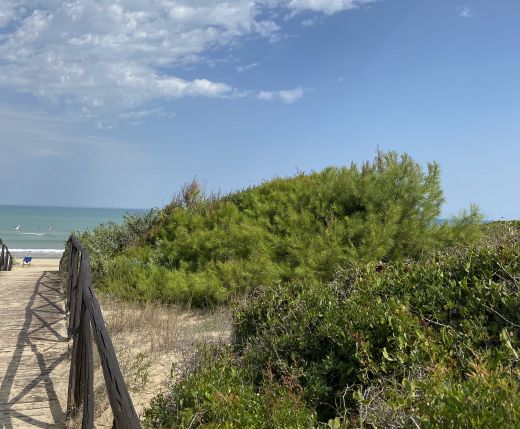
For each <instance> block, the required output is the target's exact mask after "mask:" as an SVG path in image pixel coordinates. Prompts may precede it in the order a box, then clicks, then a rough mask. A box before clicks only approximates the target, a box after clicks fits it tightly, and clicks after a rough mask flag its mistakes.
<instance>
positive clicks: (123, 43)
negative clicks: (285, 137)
mask: <svg viewBox="0 0 520 429" xmlns="http://www.w3.org/2000/svg"><path fill="white" fill-rule="evenodd" d="M367 1H368V0H257V1H252V0H211V1H210V0H175V1H174V0H154V1H150V0H121V1H118V2H113V1H112V0H98V1H95V2H94V1H91V0H40V1H38V2H34V1H33V0H0V28H1V29H3V31H1V32H0V87H3V88H7V89H9V90H14V91H18V92H23V93H28V94H31V95H34V96H37V97H40V98H44V99H46V100H49V101H51V102H53V103H56V104H58V105H60V104H61V105H66V106H69V109H76V111H77V112H78V113H81V114H82V115H84V116H90V117H96V116H98V115H100V113H102V112H105V111H107V112H108V111H109V112H112V111H114V109H116V110H119V111H125V110H130V109H133V108H135V106H140V105H142V104H143V103H146V102H149V101H151V100H156V99H161V98H164V99H177V98H181V97H233V96H236V95H237V94H239V91H238V90H237V89H236V88H234V87H233V86H232V85H230V84H229V83H225V82H213V81H211V80H208V79H206V78H204V76H200V77H198V78H197V77H196V78H193V79H182V78H181V77H179V76H177V72H175V71H174V70H175V68H176V67H177V66H180V65H183V64H187V63H190V62H194V61H204V58H206V57H207V56H209V55H210V54H211V52H214V51H215V49H217V48H222V47H232V46H234V45H235V44H236V43H237V42H240V41H241V40H242V39H243V38H244V37H249V36H257V37H263V38H266V39H268V40H270V41H275V40H278V39H279V38H280V37H281V36H280V33H281V28H280V26H279V24H278V23H277V22H275V19H276V18H273V17H276V16H277V15H278V14H276V13H271V14H266V13H265V12H266V11H269V10H274V9H281V10H286V11H289V12H291V13H293V14H294V13H299V12H302V11H314V12H319V13H323V14H326V15H330V14H333V13H336V12H339V11H343V10H348V9H352V8H355V7H357V6H359V5H361V4H363V3H366V2H367ZM267 16H271V17H270V18H267ZM254 66H256V63H253V64H250V65H249V66H242V67H243V68H242V71H245V70H247V69H248V68H252V67H254ZM278 93H279V94H278V95H277V96H276V97H275V96H273V98H278V99H280V100H282V101H285V100H292V98H291V96H288V95H282V94H284V91H279V92H278ZM287 102H292V101H287Z"/></svg>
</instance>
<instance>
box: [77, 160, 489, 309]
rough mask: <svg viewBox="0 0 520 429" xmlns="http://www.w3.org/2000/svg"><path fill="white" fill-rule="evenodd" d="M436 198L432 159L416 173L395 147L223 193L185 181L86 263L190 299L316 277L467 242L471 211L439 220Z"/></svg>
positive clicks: (148, 290) (154, 294)
mask: <svg viewBox="0 0 520 429" xmlns="http://www.w3.org/2000/svg"><path fill="white" fill-rule="evenodd" d="M442 202H443V197H442V191H441V188H440V178H439V168H438V166H437V164H435V163H433V164H429V165H428V167H427V170H426V171H423V170H422V169H421V167H420V166H419V165H418V164H417V163H415V162H414V161H413V160H412V159H411V158H410V157H409V156H407V155H401V156H399V155H398V154H396V153H393V152H390V153H378V154H377V157H376V158H375V160H374V161H373V162H372V163H368V162H367V163H365V164H363V165H362V166H361V167H359V166H357V165H355V164H352V165H351V166H350V167H342V168H335V167H330V168H326V169H325V170H323V171H321V172H316V173H312V174H298V175H297V176H295V177H292V178H286V179H275V180H272V181H269V182H266V183H263V184H261V185H259V186H256V187H252V188H250V189H247V190H244V191H240V192H236V193H233V194H230V195H228V196H225V197H221V198H217V197H211V198H205V197H204V196H203V193H202V192H201V189H200V187H199V186H198V185H197V184H196V183H192V184H190V185H188V186H186V187H185V188H184V189H183V191H182V192H181V194H180V195H179V197H178V198H175V199H174V201H173V202H172V203H171V204H170V205H169V206H167V207H166V208H165V209H164V210H162V211H161V212H160V214H159V215H158V219H157V221H156V222H153V224H152V228H151V231H150V232H149V233H148V234H147V239H146V240H145V242H144V243H143V242H141V243H139V245H138V246H130V248H128V246H127V247H126V248H125V246H123V248H125V250H124V251H123V252H121V250H122V247H119V246H113V245H111V244H110V245H109V246H110V249H109V251H105V250H104V249H103V251H102V252H100V253H101V254H102V255H106V256H107V257H105V258H104V259H102V260H101V259H98V261H99V266H95V267H94V268H95V269H96V270H97V271H99V272H100V273H101V275H99V276H98V285H99V286H100V287H104V288H105V289H107V290H108V291H110V292H112V293H115V294H118V295H120V296H123V297H127V298H131V299H140V300H151V299H152V300H156V299H159V300H162V301H168V302H179V301H183V302H191V303H193V304H195V305H205V304H207V303H215V302H216V303H219V302H225V301H229V299H230V297H232V296H236V295H240V294H242V293H244V292H247V291H248V290H250V289H252V288H254V287H257V286H260V285H276V284H278V283H286V282H295V281H302V282H312V283H314V284H320V283H321V282H324V281H325V282H326V281H330V280H331V279H332V278H333V276H334V273H335V272H336V271H337V270H338V269H340V268H342V267H344V266H346V265H348V264H349V263H350V262H352V261H356V262H369V261H390V260H397V259H402V258H405V257H407V258H418V257H419V256H421V255H422V254H424V253H425V252H428V251H431V250H432V249H435V248H437V247H439V246H442V245H445V244H447V243H450V242H454V241H461V240H465V241H472V240H474V239H475V238H476V236H477V235H478V233H479V228H478V226H477V225H476V223H478V221H479V220H480V215H479V213H478V210H476V209H475V208H472V209H471V210H470V211H468V212H465V213H463V214H462V216H461V217H459V218H458V219H457V220H455V221H454V222H453V223H449V224H448V223H445V224H443V225H439V224H438V216H439V214H440V208H441V204H442ZM101 232H103V231H101ZM101 232H97V231H95V232H94V235H93V236H90V237H86V238H88V240H87V242H90V243H92V246H93V247H94V248H96V247H103V246H106V244H105V236H104V234H102V233H101ZM108 232H109V233H110V234H109V235H111V231H108ZM96 234H97V235H98V236H97V237H96ZM100 242H102V243H103V244H99V243H100Z"/></svg>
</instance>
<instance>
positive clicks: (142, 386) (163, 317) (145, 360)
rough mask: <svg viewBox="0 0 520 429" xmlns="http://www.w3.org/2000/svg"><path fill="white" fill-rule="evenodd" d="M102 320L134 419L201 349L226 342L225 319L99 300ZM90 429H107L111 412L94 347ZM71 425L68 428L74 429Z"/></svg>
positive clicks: (222, 314) (213, 313)
mask: <svg viewBox="0 0 520 429" xmlns="http://www.w3.org/2000/svg"><path fill="white" fill-rule="evenodd" d="M100 304H101V308H102V311H103V316H104V318H105V321H106V322H107V326H108V329H109V332H110V335H111V337H112V341H113V343H114V347H115V349H116V353H117V357H118V360H119V364H120V366H121V370H122V372H123V376H124V378H125V381H126V383H127V386H128V388H129V390H130V395H131V396H132V400H133V402H134V406H135V408H136V411H137V413H138V414H141V413H142V412H143V410H144V408H145V407H146V406H147V405H148V404H149V402H150V400H151V399H152V398H153V397H154V396H155V395H157V394H158V393H160V392H162V391H165V390H166V389H167V387H168V382H169V381H170V379H171V376H172V375H174V376H175V375H177V374H179V373H180V371H182V369H183V367H184V366H185V365H186V363H187V362H188V361H189V360H190V358H192V357H193V353H194V350H195V347H196V346H197V345H198V344H201V343H219V342H228V341H229V338H230V317H229V313H228V312H227V311H226V310H224V309H221V308H217V309H214V310H187V309H182V308H178V307H172V306H162V305H152V304H145V305H143V304H137V303H130V302H126V301H121V300H115V299H112V298H108V297H100ZM94 359H95V360H94V372H95V377H94V395H95V416H96V421H95V426H96V427H99V428H101V427H112V412H111V410H110V405H109V402H108V397H107V395H106V389H105V385H104V380H103V374H102V370H101V367H100V363H99V359H98V356H97V353H96V348H95V346H94ZM79 426H80V425H78V422H71V424H70V427H79Z"/></svg>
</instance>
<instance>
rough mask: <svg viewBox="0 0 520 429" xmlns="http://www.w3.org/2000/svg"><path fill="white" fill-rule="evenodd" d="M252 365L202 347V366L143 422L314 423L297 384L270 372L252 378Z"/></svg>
mask: <svg viewBox="0 0 520 429" xmlns="http://www.w3.org/2000/svg"><path fill="white" fill-rule="evenodd" d="M252 378H253V376H252V374H251V371H250V369H247V368H244V367H243V366H241V365H240V361H239V360H238V359H237V358H236V357H235V356H233V354H232V353H230V352H229V351H228V350H215V349H206V350H202V351H201V355H200V356H199V363H198V368H197V370H196V371H194V372H193V373H192V374H191V375H189V376H187V377H186V378H184V379H183V380H182V381H180V382H178V383H177V384H176V385H175V386H174V387H173V388H172V390H171V392H169V394H167V395H159V396H157V397H156V398H155V399H154V400H153V401H152V403H151V405H150V407H149V408H148V409H147V410H146V411H145V423H146V425H148V426H151V427H164V428H170V427H175V428H259V429H260V428H266V429H267V428H270V429H275V428H280V429H284V428H287V429H289V428H295V429H298V428H301V429H303V428H312V427H315V426H316V425H317V421H316V417H315V413H314V412H313V411H312V410H311V409H309V408H308V407H306V406H305V404H304V403H303V402H302V400H301V399H300V395H299V386H298V385H295V384H291V383H290V382H289V381H286V382H285V383H284V384H279V383H275V382H274V381H273V379H272V376H270V374H269V372H264V373H263V374H262V378H263V383H262V385H261V387H257V386H255V385H254V384H253V383H252Z"/></svg>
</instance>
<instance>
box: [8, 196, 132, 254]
mask: <svg viewBox="0 0 520 429" xmlns="http://www.w3.org/2000/svg"><path fill="white" fill-rule="evenodd" d="M140 212H142V210H135V209H98V208H95V209H94V208H72V207H22V206H0V238H1V239H2V240H3V241H4V243H5V244H6V245H7V246H8V247H9V250H11V252H12V253H13V255H15V256H25V255H28V254H31V255H32V256H34V257H39V258H42V257H44V258H59V257H61V254H62V253H63V249H64V245H65V241H66V240H67V238H68V236H69V235H70V232H71V231H73V230H75V231H83V230H86V229H89V230H92V229H93V228H94V227H95V226H96V225H99V224H100V223H105V222H108V221H112V222H116V223H120V222H122V220H123V216H124V215H125V214H126V213H140ZM18 225H19V226H20V228H19V229H18V230H16V229H15V227H17V226H18Z"/></svg>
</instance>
